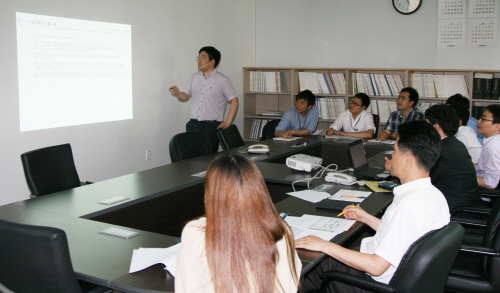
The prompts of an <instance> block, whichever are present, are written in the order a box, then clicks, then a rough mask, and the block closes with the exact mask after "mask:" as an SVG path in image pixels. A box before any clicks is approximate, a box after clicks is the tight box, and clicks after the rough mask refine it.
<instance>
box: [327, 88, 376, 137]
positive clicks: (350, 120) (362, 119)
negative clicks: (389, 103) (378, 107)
mask: <svg viewBox="0 0 500 293" xmlns="http://www.w3.org/2000/svg"><path fill="white" fill-rule="evenodd" d="M368 106H370V97H369V96H368V95H367V94H365V93H357V94H356V95H354V97H353V98H352V100H351V101H350V102H349V109H348V110H345V111H344V112H342V113H340V114H339V116H338V117H337V119H335V122H333V123H332V125H331V126H330V128H329V129H328V131H327V132H326V134H327V135H333V134H336V135H340V136H350V137H357V138H373V134H374V133H375V127H376V126H375V124H374V123H373V114H372V113H370V112H368V111H366V108H368Z"/></svg>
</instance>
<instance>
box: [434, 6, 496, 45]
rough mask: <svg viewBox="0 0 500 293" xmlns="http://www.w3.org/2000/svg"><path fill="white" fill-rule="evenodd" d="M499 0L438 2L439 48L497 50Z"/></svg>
mask: <svg viewBox="0 0 500 293" xmlns="http://www.w3.org/2000/svg"><path fill="white" fill-rule="evenodd" d="M498 2H499V0H439V1H438V29H437V47H438V48H458V47H465V44H466V43H467V45H468V46H469V47H470V48H495V47H496V46H497V31H498V24H497V20H498Z"/></svg>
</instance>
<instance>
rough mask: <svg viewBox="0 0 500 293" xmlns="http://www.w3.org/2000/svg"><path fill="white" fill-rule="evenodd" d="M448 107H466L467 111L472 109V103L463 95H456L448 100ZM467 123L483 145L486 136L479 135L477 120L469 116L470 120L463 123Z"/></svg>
mask: <svg viewBox="0 0 500 293" xmlns="http://www.w3.org/2000/svg"><path fill="white" fill-rule="evenodd" d="M446 105H448V106H458V107H465V108H467V109H470V101H469V99H467V98H466V97H464V96H462V95H461V94H454V95H453V96H451V97H449V98H448V100H446ZM465 122H467V124H466V125H467V126H469V127H470V128H472V129H473V130H474V132H475V133H476V136H477V140H478V141H479V143H480V144H483V139H484V135H482V134H481V133H479V131H478V127H477V119H476V118H474V117H472V116H469V119H468V120H467V121H463V123H464V124H465Z"/></svg>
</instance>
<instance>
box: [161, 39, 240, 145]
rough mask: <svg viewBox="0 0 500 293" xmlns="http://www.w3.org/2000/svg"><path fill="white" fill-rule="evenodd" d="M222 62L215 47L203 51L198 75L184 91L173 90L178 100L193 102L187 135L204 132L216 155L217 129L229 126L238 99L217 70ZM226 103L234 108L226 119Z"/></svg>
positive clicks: (224, 77) (172, 92)
mask: <svg viewBox="0 0 500 293" xmlns="http://www.w3.org/2000/svg"><path fill="white" fill-rule="evenodd" d="M220 59H221V54H220V52H219V51H218V50H217V49H215V48H214V47H203V48H201V49H200V51H199V52H198V57H196V60H197V61H198V72H196V73H194V74H193V75H191V78H190V79H189V82H188V84H187V85H186V88H185V89H184V91H183V92H181V91H180V90H179V88H178V87H176V86H172V87H171V88H170V93H171V94H172V95H173V96H174V97H177V99H178V100H179V101H187V100H189V99H191V117H190V118H191V119H190V120H189V122H188V123H187V124H186V132H201V133H203V134H204V135H205V136H206V137H207V138H208V140H209V141H210V146H211V147H212V152H214V153H216V152H217V151H218V149H219V138H218V137H217V129H218V128H223V129H224V128H227V127H228V126H230V125H231V123H232V122H233V119H234V116H236V111H237V110H238V97H237V94H236V91H235V90H234V87H233V85H232V83H231V81H230V80H229V78H227V77H226V76H225V75H224V74H222V73H220V72H218V71H217V70H216V69H215V68H217V65H219V62H220ZM227 102H230V103H231V106H230V108H229V114H228V115H227V118H226V120H224V112H225V111H226V104H227Z"/></svg>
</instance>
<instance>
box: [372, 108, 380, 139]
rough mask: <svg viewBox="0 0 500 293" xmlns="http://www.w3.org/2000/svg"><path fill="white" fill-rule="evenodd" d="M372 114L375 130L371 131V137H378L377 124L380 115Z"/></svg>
mask: <svg viewBox="0 0 500 293" xmlns="http://www.w3.org/2000/svg"><path fill="white" fill-rule="evenodd" d="M372 115H373V124H375V132H374V133H373V138H377V137H378V125H379V124H380V116H378V114H372Z"/></svg>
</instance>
